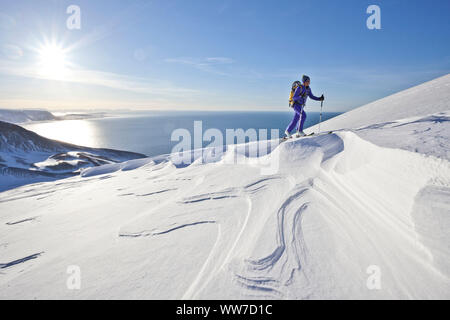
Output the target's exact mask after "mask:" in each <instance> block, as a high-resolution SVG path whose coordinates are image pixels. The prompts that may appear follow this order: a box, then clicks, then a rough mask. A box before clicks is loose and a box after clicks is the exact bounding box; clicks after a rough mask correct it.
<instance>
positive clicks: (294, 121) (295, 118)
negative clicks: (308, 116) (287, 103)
mask: <svg viewBox="0 0 450 320" xmlns="http://www.w3.org/2000/svg"><path fill="white" fill-rule="evenodd" d="M299 119H300V113H299V112H298V111H297V109H295V115H294V118H293V119H292V121H291V123H290V124H289V126H288V127H287V128H286V132H288V133H290V132H291V131H292V130H294V128H295V127H296V126H297V123H298V120H299Z"/></svg>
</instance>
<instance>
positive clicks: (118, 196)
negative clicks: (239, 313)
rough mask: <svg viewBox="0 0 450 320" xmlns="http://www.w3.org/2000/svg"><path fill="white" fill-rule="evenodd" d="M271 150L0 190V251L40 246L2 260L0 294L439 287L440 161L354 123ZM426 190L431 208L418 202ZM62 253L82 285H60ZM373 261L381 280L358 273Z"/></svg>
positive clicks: (427, 292) (410, 292)
mask: <svg viewBox="0 0 450 320" xmlns="http://www.w3.org/2000/svg"><path fill="white" fill-rule="evenodd" d="M232 152H234V151H232ZM275 155H277V156H278V157H279V160H280V166H279V170H278V172H277V173H274V174H272V175H261V174H260V171H259V168H258V167H257V166H256V165H255V164H254V163H238V164H230V163H227V162H224V161H218V162H211V163H204V164H200V163H196V164H193V165H191V166H187V167H182V168H177V167H176V166H174V165H173V164H172V163H171V162H170V161H169V160H167V161H147V163H146V164H143V165H142V166H140V167H138V168H135V169H134V170H128V171H123V170H120V171H114V172H110V171H111V170H105V171H104V172H109V173H108V174H104V175H101V174H100V175H95V176H89V177H85V178H82V177H74V178H70V179H66V180H62V181H60V182H51V183H44V184H40V185H29V186H25V187H22V188H19V189H15V190H11V191H7V192H3V193H1V194H0V210H1V211H2V215H1V217H0V243H7V244H8V245H7V246H6V247H4V248H0V250H1V252H2V254H1V256H2V259H3V260H4V261H6V263H7V262H8V261H17V260H18V259H21V257H27V256H29V255H30V252H31V253H33V252H45V254H43V255H42V256H41V257H39V259H32V260H26V261H23V263H21V265H23V266H24V267H25V270H26V272H25V273H22V272H20V271H21V270H22V269H21V268H17V266H18V265H17V266H15V265H11V266H10V267H8V268H4V269H3V273H4V274H3V275H2V278H0V288H1V289H2V290H1V291H0V297H2V298H6V297H8V298H14V297H22V298H23V297H25V298H34V297H37V298H52V297H53V298H55V297H65V298H70V297H72V298H75V297H76V298H94V297H95V298H119V297H121V298H123V297H127V298H132V297H134V298H184V299H196V298H200V299H204V298H233V299H234V298H258V299H269V298H277V299H286V298H294V299H315V298H373V299H378V298H388V299H390V298H449V296H450V291H449V288H450V282H449V276H450V274H449V262H448V261H449V252H448V248H447V246H448V242H446V239H447V237H446V232H444V231H443V229H442V226H444V225H446V224H448V217H447V215H446V214H445V213H447V212H449V210H450V204H449V203H448V201H446V200H445V197H446V196H447V195H448V192H449V190H450V189H449V188H450V164H449V162H448V161H446V160H444V159H439V158H435V157H428V156H424V155H421V154H417V153H412V152H409V151H404V150H397V149H389V148H382V147H379V146H376V145H374V144H372V143H369V142H367V141H364V140H362V139H361V138H359V137H358V136H357V135H356V134H354V133H352V132H342V133H338V134H333V135H324V136H319V137H309V138H303V139H299V140H292V141H288V142H285V143H283V144H281V145H279V146H278V147H277V148H276V149H274V150H273V151H272V153H271V154H270V155H269V156H275ZM223 157H227V155H226V154H224V156H223ZM387 159H389V161H386V160H387ZM160 160H161V159H160ZM101 168H102V167H99V169H101ZM431 186H433V187H431ZM424 190H426V191H424ZM46 192H48V193H47V194H46ZM39 199H42V200H39ZM427 199H433V201H434V202H435V203H436V206H435V207H429V208H427V211H426V213H422V212H423V211H422V210H421V209H420V208H423V206H424V203H428V201H429V200H427ZM36 204H38V205H36ZM11 208H14V210H11ZM418 208H419V209H418ZM428 216H429V217H434V218H438V219H439V221H440V223H439V224H437V223H432V222H430V219H428V218H427V217H428ZM35 217H38V218H35ZM439 230H441V231H439ZM25 231H26V232H25ZM43 235H45V236H43ZM62 250H63V251H64V254H63V255H62ZM69 265H78V266H80V268H81V270H82V275H83V276H82V289H81V290H77V291H71V290H67V288H65V285H64V283H65V279H66V277H67V274H66V273H65V271H66V269H67V267H68V266H69ZM373 265H375V266H377V267H379V268H380V270H381V284H382V286H381V288H380V289H379V290H369V289H368V287H367V285H366V282H367V278H368V276H369V275H368V274H367V273H366V271H367V269H368V268H369V267H370V266H373ZM36 274H39V277H36Z"/></svg>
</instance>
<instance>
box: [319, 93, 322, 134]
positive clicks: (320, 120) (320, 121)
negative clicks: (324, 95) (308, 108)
mask: <svg viewBox="0 0 450 320" xmlns="http://www.w3.org/2000/svg"><path fill="white" fill-rule="evenodd" d="M322 108H323V100H322V101H320V119H319V133H320V124H321V123H322Z"/></svg>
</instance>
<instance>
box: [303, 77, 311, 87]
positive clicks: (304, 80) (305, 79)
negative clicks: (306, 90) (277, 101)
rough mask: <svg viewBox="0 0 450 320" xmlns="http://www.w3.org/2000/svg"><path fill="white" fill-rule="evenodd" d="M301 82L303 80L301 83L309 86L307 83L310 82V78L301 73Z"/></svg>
mask: <svg viewBox="0 0 450 320" xmlns="http://www.w3.org/2000/svg"><path fill="white" fill-rule="evenodd" d="M302 82H303V84H304V85H305V86H309V84H310V82H311V79H310V78H309V77H308V76H306V75H303V77H302Z"/></svg>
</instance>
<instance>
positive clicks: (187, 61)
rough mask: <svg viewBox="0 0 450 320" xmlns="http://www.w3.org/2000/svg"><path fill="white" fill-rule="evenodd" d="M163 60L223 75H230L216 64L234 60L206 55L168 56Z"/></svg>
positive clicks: (225, 63) (229, 62) (231, 62)
mask: <svg viewBox="0 0 450 320" xmlns="http://www.w3.org/2000/svg"><path fill="white" fill-rule="evenodd" d="M164 61H165V62H168V63H178V64H184V65H189V66H192V67H194V68H197V69H199V70H202V71H205V72H209V73H214V74H218V75H223V76H230V74H229V73H226V72H223V71H221V70H219V69H218V66H221V65H229V64H233V63H234V62H235V61H234V60H233V59H231V58H227V57H207V58H203V59H195V58H189V57H182V58H168V59H165V60H164Z"/></svg>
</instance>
